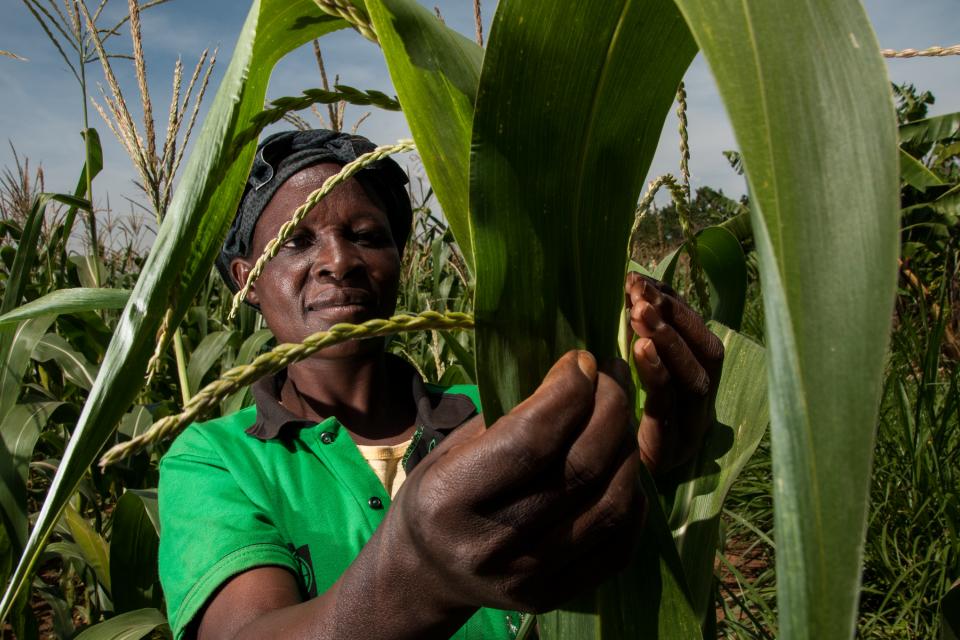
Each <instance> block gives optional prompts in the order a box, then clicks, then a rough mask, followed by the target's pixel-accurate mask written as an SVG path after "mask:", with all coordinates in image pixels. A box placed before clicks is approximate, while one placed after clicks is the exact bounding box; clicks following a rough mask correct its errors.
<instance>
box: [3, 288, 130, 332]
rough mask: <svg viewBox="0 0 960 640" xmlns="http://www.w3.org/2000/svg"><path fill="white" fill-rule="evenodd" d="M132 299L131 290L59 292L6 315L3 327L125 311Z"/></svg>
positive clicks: (84, 289)
mask: <svg viewBox="0 0 960 640" xmlns="http://www.w3.org/2000/svg"><path fill="white" fill-rule="evenodd" d="M129 298H130V291H129V290H127V289H90V288H76V289H59V290H57V291H52V292H50V293H48V294H47V295H45V296H42V297H40V298H37V299H36V300H32V301H31V302H28V303H26V304H23V305H20V306H19V307H17V308H15V309H13V310H12V311H9V312H7V313H5V314H3V315H2V316H0V326H2V325H9V324H14V323H17V322H20V321H22V320H27V319H29V318H37V317H39V316H44V315H61V314H64V313H77V312H80V311H96V310H100V309H122V308H123V307H124V305H126V304H127V300H128V299H129Z"/></svg>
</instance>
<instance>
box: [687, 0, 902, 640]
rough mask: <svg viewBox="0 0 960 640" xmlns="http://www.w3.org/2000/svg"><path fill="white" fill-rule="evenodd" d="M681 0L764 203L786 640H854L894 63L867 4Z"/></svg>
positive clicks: (893, 170)
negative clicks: (888, 63)
mask: <svg viewBox="0 0 960 640" xmlns="http://www.w3.org/2000/svg"><path fill="white" fill-rule="evenodd" d="M676 3H677V5H678V6H679V7H680V9H681V11H683V14H684V17H685V18H686V20H687V23H688V24H689V25H690V28H691V30H692V31H693V33H694V36H695V37H696V39H697V42H698V44H699V45H700V48H701V49H702V50H703V52H704V54H705V56H706V58H707V61H708V62H709V64H710V68H711V69H712V71H713V74H714V77H715V79H716V80H717V84H718V87H719V89H720V94H721V96H722V98H723V100H724V104H725V105H726V108H727V111H728V113H729V115H730V119H731V121H732V123H733V127H734V132H735V134H736V138H737V142H738V146H739V148H740V149H741V151H742V154H743V160H744V164H745V167H746V173H747V179H748V184H749V187H750V194H751V203H752V205H753V209H752V214H751V219H752V222H753V231H754V240H755V242H756V246H757V250H758V254H759V258H760V271H761V273H760V279H761V283H762V287H763V300H764V315H765V318H766V321H767V326H766V340H765V342H766V344H767V354H768V360H767V362H768V366H769V384H770V413H771V434H772V448H773V464H774V476H775V481H774V496H775V527H776V531H777V594H778V595H777V602H778V605H779V610H780V634H781V637H782V638H785V639H786V640H794V639H797V638H817V639H818V640H826V639H831V638H844V639H846V638H851V637H852V636H853V632H854V623H855V620H856V605H857V595H858V593H859V583H860V563H861V558H862V550H863V534H864V530H865V524H866V514H867V500H868V491H867V489H868V485H869V478H870V463H871V457H872V452H873V434H874V428H875V425H876V418H877V408H878V404H879V398H880V390H881V378H882V371H883V362H884V353H885V350H886V346H887V343H888V333H889V330H890V319H891V311H892V309H893V297H894V290H895V289H894V288H895V279H896V265H897V263H896V258H897V251H898V233H897V220H898V216H897V208H898V193H897V185H898V181H897V177H898V175H897V173H898V172H897V156H896V153H897V139H896V129H895V122H896V120H895V116H894V110H893V102H892V99H891V95H890V85H889V81H888V80H887V76H886V67H885V65H884V62H883V59H882V58H881V56H880V54H879V46H878V44H877V41H876V37H875V36H874V34H873V32H872V30H871V28H870V24H869V21H868V20H867V16H866V14H865V13H864V10H863V7H862V6H861V5H860V3H857V2H829V1H826V0H811V1H809V2H795V1H793V0H763V1H762V2H744V1H742V0H676ZM851 372H855V373H851Z"/></svg>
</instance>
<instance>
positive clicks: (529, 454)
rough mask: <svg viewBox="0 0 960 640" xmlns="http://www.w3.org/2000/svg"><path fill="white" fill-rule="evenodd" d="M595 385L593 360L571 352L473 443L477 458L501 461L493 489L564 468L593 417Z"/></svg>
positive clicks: (587, 356) (591, 357) (582, 353)
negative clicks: (574, 443)
mask: <svg viewBox="0 0 960 640" xmlns="http://www.w3.org/2000/svg"><path fill="white" fill-rule="evenodd" d="M596 379H597V366H596V360H594V358H593V356H592V355H590V354H589V353H588V352H586V351H570V352H569V353H567V354H565V355H564V356H563V357H561V358H560V359H559V360H558V361H557V362H556V364H554V366H553V367H552V368H551V369H550V371H549V373H547V375H546V377H545V378H544V380H543V383H542V384H541V385H540V387H538V388H537V390H536V391H534V392H533V394H532V395H531V396H530V397H529V398H527V399H526V400H524V401H523V402H522V403H520V404H519V405H517V407H516V408H514V409H513V410H512V411H511V412H510V413H508V414H507V415H505V416H504V417H502V418H500V419H499V420H497V421H496V422H495V423H494V424H493V425H491V426H490V428H489V429H487V433H485V434H484V435H483V437H481V438H477V439H476V440H475V441H474V443H473V444H474V445H475V446H476V447H477V448H478V451H477V454H478V455H479V456H482V457H483V458H485V459H487V460H501V461H503V464H501V465H499V466H497V468H496V472H497V473H499V474H500V476H499V477H497V478H496V484H498V485H502V486H505V487H507V486H510V485H511V484H513V483H517V482H528V481H529V479H530V477H531V476H537V475H538V474H539V473H540V472H541V471H542V470H543V469H544V467H545V466H546V465H548V464H550V463H553V464H554V465H557V464H559V465H560V466H559V468H560V469H562V468H563V467H562V463H563V460H564V459H565V457H566V452H567V449H568V448H569V446H570V443H571V442H572V441H573V440H574V439H575V438H576V437H577V435H578V434H579V433H580V432H581V431H582V430H583V428H584V426H585V425H586V424H587V421H588V418H589V416H590V415H591V413H592V411H593V405H594V388H595V382H596ZM487 468H488V469H489V468H490V467H489V466H487Z"/></svg>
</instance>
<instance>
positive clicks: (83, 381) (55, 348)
mask: <svg viewBox="0 0 960 640" xmlns="http://www.w3.org/2000/svg"><path fill="white" fill-rule="evenodd" d="M33 359H34V360H37V361H38V362H46V361H48V360H53V361H55V362H56V363H57V364H58V365H60V371H61V372H62V373H63V377H64V378H65V379H67V380H68V381H70V382H72V383H73V384H75V385H77V386H78V387H80V388H81V389H87V390H89V389H90V387H92V386H93V381H94V380H95V379H96V377H97V367H96V366H95V365H93V364H91V363H90V361H89V360H87V359H86V358H85V357H84V356H83V354H81V353H80V352H79V351H77V350H76V349H74V348H73V347H72V346H70V343H69V342H67V341H66V340H64V339H63V338H61V337H60V336H58V335H57V334H55V333H48V334H47V335H45V336H43V337H42V338H41V339H40V341H39V342H37V345H36V346H35V347H34V348H33Z"/></svg>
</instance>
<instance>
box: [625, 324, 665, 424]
mask: <svg viewBox="0 0 960 640" xmlns="http://www.w3.org/2000/svg"><path fill="white" fill-rule="evenodd" d="M633 359H634V362H635V363H636V367H637V377H639V378H640V382H641V384H642V385H643V388H644V390H645V391H646V392H647V393H646V400H645V401H644V404H643V411H644V413H645V414H647V415H648V416H652V417H654V418H656V419H659V420H666V419H667V417H668V416H669V415H670V414H671V413H672V412H673V408H674V397H673V388H672V387H671V386H670V372H669V371H667V367H666V366H665V365H664V364H663V360H661V359H660V356H659V354H658V353H657V347H656V345H655V344H654V343H653V340H651V339H650V338H637V340H636V342H634V343H633Z"/></svg>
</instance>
